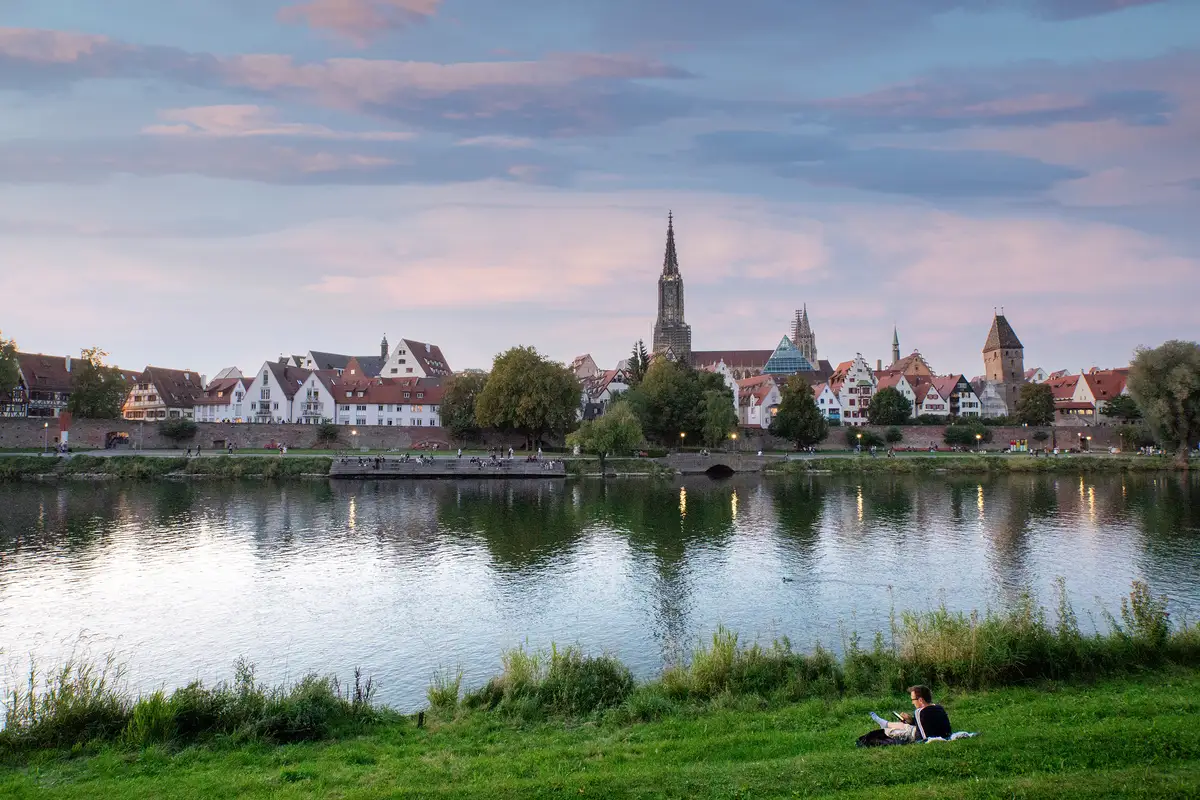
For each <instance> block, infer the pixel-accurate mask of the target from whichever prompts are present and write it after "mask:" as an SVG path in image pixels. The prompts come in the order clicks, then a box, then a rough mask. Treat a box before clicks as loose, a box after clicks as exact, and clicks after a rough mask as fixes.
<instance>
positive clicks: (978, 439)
mask: <svg viewBox="0 0 1200 800" xmlns="http://www.w3.org/2000/svg"><path fill="white" fill-rule="evenodd" d="M982 441H983V434H982V433H977V434H975V449H976V450H978V449H979V443H980V442H982Z"/></svg>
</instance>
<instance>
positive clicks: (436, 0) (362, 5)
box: [279, 0, 442, 45]
mask: <svg viewBox="0 0 1200 800" xmlns="http://www.w3.org/2000/svg"><path fill="white" fill-rule="evenodd" d="M441 3H442V0H309V1H308V2H306V3H301V4H299V5H293V6H289V7H287V8H284V9H283V10H282V11H280V12H279V16H280V18H281V19H282V20H284V21H285V22H303V23H305V24H307V25H308V26H309V27H312V28H319V29H322V30H329V31H333V32H334V33H337V34H339V35H341V36H343V37H345V38H347V39H350V40H351V41H353V42H356V43H358V44H359V45H365V44H366V43H367V42H369V41H370V40H371V39H372V38H375V37H377V36H379V35H381V34H382V33H384V32H385V31H388V30H397V29H402V28H407V27H409V26H410V25H413V24H415V23H418V22H423V21H425V20H428V19H429V18H431V17H433V15H434V14H436V13H437V10H438V6H440V5H441Z"/></svg>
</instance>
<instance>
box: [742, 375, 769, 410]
mask: <svg viewBox="0 0 1200 800" xmlns="http://www.w3.org/2000/svg"><path fill="white" fill-rule="evenodd" d="M776 385H777V384H776V383H775V378H774V377H773V376H771V375H755V376H754V377H752V378H743V379H742V380H740V381H738V405H761V404H762V403H763V402H765V401H766V399H767V397H768V396H769V395H770V394H771V391H772V390H773V389H775V387H776ZM751 401H753V402H751Z"/></svg>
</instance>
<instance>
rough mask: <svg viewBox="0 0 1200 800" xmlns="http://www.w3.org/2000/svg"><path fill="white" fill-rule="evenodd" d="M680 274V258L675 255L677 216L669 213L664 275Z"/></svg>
mask: <svg viewBox="0 0 1200 800" xmlns="http://www.w3.org/2000/svg"><path fill="white" fill-rule="evenodd" d="M678 274H679V256H678V255H676V253H675V214H674V213H673V212H671V211H668V212H667V251H666V253H664V254H663V275H678Z"/></svg>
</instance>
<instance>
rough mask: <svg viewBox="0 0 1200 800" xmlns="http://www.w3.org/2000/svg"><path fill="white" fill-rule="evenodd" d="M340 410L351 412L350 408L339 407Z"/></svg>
mask: <svg viewBox="0 0 1200 800" xmlns="http://www.w3.org/2000/svg"><path fill="white" fill-rule="evenodd" d="M338 410H339V411H349V410H350V406H339V407H338Z"/></svg>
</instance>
